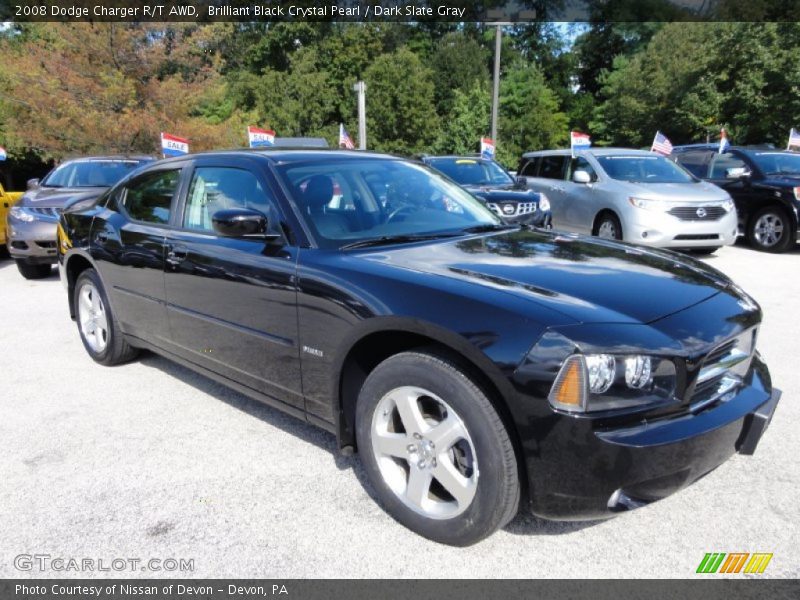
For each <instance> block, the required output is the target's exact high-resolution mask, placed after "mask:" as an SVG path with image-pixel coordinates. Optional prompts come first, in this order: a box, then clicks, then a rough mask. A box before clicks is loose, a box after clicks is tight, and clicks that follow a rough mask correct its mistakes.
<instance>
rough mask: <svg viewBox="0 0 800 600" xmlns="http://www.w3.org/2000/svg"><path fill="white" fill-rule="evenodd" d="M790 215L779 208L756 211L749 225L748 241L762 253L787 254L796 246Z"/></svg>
mask: <svg viewBox="0 0 800 600" xmlns="http://www.w3.org/2000/svg"><path fill="white" fill-rule="evenodd" d="M794 234H795V232H794V230H793V229H792V221H791V219H789V215H787V214H786V211H784V210H783V209H782V208H780V207H778V206H767V207H764V208H762V209H761V210H758V211H756V212H755V213H754V214H753V216H752V217H750V221H749V222H748V224H747V241H748V242H750V245H751V246H752V247H753V248H755V249H756V250H760V251H761V252H772V253H778V252H786V250H788V249H789V248H790V247H791V246H792V245H793V244H794Z"/></svg>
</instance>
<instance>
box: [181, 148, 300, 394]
mask: <svg viewBox="0 0 800 600" xmlns="http://www.w3.org/2000/svg"><path fill="white" fill-rule="evenodd" d="M186 190H187V191H186V193H185V195H184V196H185V199H184V201H183V202H182V203H181V210H180V211H179V213H178V214H177V215H176V219H175V221H174V227H173V228H172V229H171V230H170V231H169V233H168V236H167V254H166V276H165V279H166V297H167V313H168V317H169V326H170V332H171V338H172V340H173V343H174V345H175V348H174V351H175V352H176V353H178V354H180V355H181V356H183V357H184V358H186V359H188V360H190V361H192V362H194V363H197V364H199V365H201V366H203V367H205V368H207V369H209V370H211V371H214V372H216V373H219V374H221V375H223V376H225V377H227V378H229V379H232V380H234V381H236V382H238V383H240V384H242V385H245V386H247V387H249V388H251V389H255V390H257V391H259V392H262V393H264V394H267V395H269V396H271V397H273V398H275V399H277V400H280V401H282V402H284V403H287V404H290V405H292V406H294V407H296V408H300V409H302V408H303V399H302V390H301V383H300V363H299V352H298V345H297V337H298V335H297V292H296V288H295V271H296V265H297V255H298V254H297V248H296V247H294V246H292V245H289V244H288V243H287V242H286V238H285V235H284V231H283V228H282V225H281V224H282V223H283V222H285V219H284V218H283V215H282V213H281V210H280V207H279V204H278V202H277V201H276V198H277V192H276V190H277V186H276V185H275V183H274V181H273V180H272V177H271V175H270V173H269V172H268V171H267V170H266V168H265V167H264V166H263V165H262V164H261V163H259V162H258V161H256V160H254V159H253V158H248V157H237V158H231V157H205V158H199V159H197V160H196V161H195V163H194V164H193V167H192V169H191V172H190V173H189V174H188V175H187V185H186ZM239 207H241V208H249V209H253V210H258V211H260V212H262V213H264V214H265V215H266V216H267V219H268V223H269V228H270V233H274V234H276V235H277V238H276V239H275V240H271V241H265V240H264V239H246V238H231V237H225V236H221V235H219V234H218V233H217V232H216V231H215V230H214V229H213V226H212V217H213V215H214V212H216V211H218V210H222V209H228V208H239Z"/></svg>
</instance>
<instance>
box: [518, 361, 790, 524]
mask: <svg viewBox="0 0 800 600" xmlns="http://www.w3.org/2000/svg"><path fill="white" fill-rule="evenodd" d="M779 398H780V392H778V391H777V390H773V389H772V387H771V383H770V378H769V371H768V370H767V367H766V365H765V364H764V363H763V362H762V361H761V360H760V358H759V357H758V356H755V357H754V358H753V366H752V370H751V374H750V376H749V378H748V380H747V384H746V385H745V386H743V387H742V388H741V389H740V390H739V392H738V393H737V394H736V395H735V396H734V397H733V398H730V399H729V400H727V401H725V402H719V403H718V404H715V405H713V406H711V407H709V408H707V409H704V410H701V411H700V412H698V413H697V414H692V413H688V414H679V415H677V416H667V417H664V418H661V419H653V420H652V421H645V422H644V423H641V422H639V423H636V424H634V425H633V426H623V427H610V428H603V427H598V426H597V424H596V422H594V421H592V420H591V419H578V418H574V417H570V416H564V415H555V414H554V415H553V417H552V418H553V422H552V428H551V430H550V431H549V432H548V436H547V438H548V439H552V440H557V441H558V444H557V445H556V444H539V447H538V448H537V453H536V455H535V456H534V455H531V454H530V453H529V454H528V457H527V460H526V467H527V471H528V479H529V482H530V507H531V511H532V512H533V513H534V514H535V515H537V516H539V517H542V518H546V519H555V520H576V519H603V518H608V517H611V516H613V514H614V513H616V512H620V511H623V510H629V509H631V508H637V507H639V506H644V505H646V504H649V503H651V502H654V501H657V500H660V499H662V498H665V497H666V496H669V495H670V494H672V493H674V492H676V491H678V490H680V489H682V488H684V487H686V486H688V485H690V484H691V483H692V482H694V481H696V480H698V479H700V478H701V477H703V476H704V475H706V474H708V473H709V472H711V471H713V470H714V469H715V468H717V467H718V466H720V465H721V464H722V463H724V462H725V461H726V460H728V459H729V458H730V457H731V456H733V454H735V453H737V452H738V453H740V454H753V452H754V451H755V448H756V446H757V445H758V443H759V441H760V439H761V437H762V435H763V433H764V431H766V429H767V426H768V425H769V423H770V420H771V418H772V415H773V413H774V412H775V408H776V406H777V404H778V401H779Z"/></svg>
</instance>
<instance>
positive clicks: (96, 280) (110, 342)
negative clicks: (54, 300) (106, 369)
mask: <svg viewBox="0 0 800 600" xmlns="http://www.w3.org/2000/svg"><path fill="white" fill-rule="evenodd" d="M87 282H89V283H91V284H92V285H94V287H95V289H96V290H97V291H98V293H99V294H100V297H101V298H102V300H103V306H104V307H105V312H106V322H107V324H108V327H107V329H106V336H107V338H106V347H105V348H103V351H102V352H95V351H94V349H92V347H91V346H90V345H89V343H88V342H87V341H86V339H85V338H84V337H83V331H82V330H81V314H80V304H79V301H80V291H81V288H82V287H83V285H84V284H85V283H87ZM73 294H74V295H73V302H74V306H75V322H76V323H77V325H78V335H79V336H80V338H81V342H82V343H83V347H84V348H85V349H86V352H88V353H89V356H91V357H92V358H93V359H94V360H96V361H97V362H99V363H102V362H104V361H106V360H107V359H108V358H109V356H110V355H111V353H112V351H113V348H114V344H115V342H116V335H117V332H116V328H115V327H114V321H113V314H112V312H111V305H110V304H109V303H108V297H107V296H106V290H105V288H104V287H103V284H102V283H101V282H100V277H99V276H98V275H97V271H95V270H94V269H86V270H85V271H83V272H82V273H81V274H80V275H79V276H78V279H77V281H75V289H74V291H73Z"/></svg>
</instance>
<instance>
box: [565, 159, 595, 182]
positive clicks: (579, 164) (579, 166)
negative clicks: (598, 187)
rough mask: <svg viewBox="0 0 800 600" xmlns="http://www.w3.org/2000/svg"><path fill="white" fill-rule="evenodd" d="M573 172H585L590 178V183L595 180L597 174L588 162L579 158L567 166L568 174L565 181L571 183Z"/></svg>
mask: <svg viewBox="0 0 800 600" xmlns="http://www.w3.org/2000/svg"><path fill="white" fill-rule="evenodd" d="M575 171H586V172H587V173H588V174H589V177H591V178H592V181H595V180H597V174H596V171H595V170H594V167H593V166H592V165H590V164H589V161H588V160H586V159H585V158H583V157H582V156H579V157H577V158H573V159H572V160H571V161H570V164H569V172H568V173H567V179H569V180H570V181H572V175H573V173H575Z"/></svg>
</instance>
